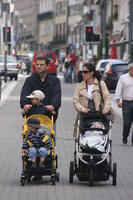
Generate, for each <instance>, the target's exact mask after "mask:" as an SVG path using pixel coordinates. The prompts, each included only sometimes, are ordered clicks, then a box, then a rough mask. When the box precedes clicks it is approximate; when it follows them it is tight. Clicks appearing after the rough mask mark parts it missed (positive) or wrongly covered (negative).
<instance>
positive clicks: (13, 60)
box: [7, 56, 16, 63]
mask: <svg viewBox="0 0 133 200" xmlns="http://www.w3.org/2000/svg"><path fill="white" fill-rule="evenodd" d="M7 62H8V63H15V62H16V60H15V58H14V57H12V56H7Z"/></svg>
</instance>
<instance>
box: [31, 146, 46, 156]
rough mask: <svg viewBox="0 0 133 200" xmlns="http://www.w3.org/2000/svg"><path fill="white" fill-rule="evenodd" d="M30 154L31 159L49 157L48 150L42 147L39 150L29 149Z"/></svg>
mask: <svg viewBox="0 0 133 200" xmlns="http://www.w3.org/2000/svg"><path fill="white" fill-rule="evenodd" d="M28 152H29V158H30V159H36V157H37V156H40V157H45V158H46V156H47V155H48V150H47V149H46V148H45V147H40V148H39V149H36V148H35V147H30V148H29V149H28Z"/></svg>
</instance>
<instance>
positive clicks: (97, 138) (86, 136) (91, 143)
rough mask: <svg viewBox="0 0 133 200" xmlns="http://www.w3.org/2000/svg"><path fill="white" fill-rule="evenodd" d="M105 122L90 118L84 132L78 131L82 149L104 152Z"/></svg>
mask: <svg viewBox="0 0 133 200" xmlns="http://www.w3.org/2000/svg"><path fill="white" fill-rule="evenodd" d="M105 131H107V124H106V123H105V121H103V120H102V119H100V120H99V119H92V120H90V121H88V125H87V127H86V130H84V132H83V133H82V132H81V133H80V147H81V149H82V150H83V151H85V152H87V151H88V152H89V151H93V152H105V145H106V135H105V134H104V133H105Z"/></svg>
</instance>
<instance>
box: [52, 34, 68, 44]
mask: <svg viewBox="0 0 133 200" xmlns="http://www.w3.org/2000/svg"><path fill="white" fill-rule="evenodd" d="M65 42H66V36H65V35H63V36H57V35H56V36H55V37H54V43H55V44H58V43H65Z"/></svg>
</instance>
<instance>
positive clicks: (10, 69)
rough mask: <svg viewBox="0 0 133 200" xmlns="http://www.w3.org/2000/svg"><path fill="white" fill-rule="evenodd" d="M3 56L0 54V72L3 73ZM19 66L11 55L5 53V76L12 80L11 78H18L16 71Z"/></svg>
mask: <svg viewBox="0 0 133 200" xmlns="http://www.w3.org/2000/svg"><path fill="white" fill-rule="evenodd" d="M4 63H5V62H4V56H3V55H0V74H1V75H4ZM19 69H20V66H19V64H18V62H17V60H16V59H15V58H14V57H13V56H11V55H7V77H9V78H10V80H12V79H13V78H14V79H15V80H18V72H19Z"/></svg>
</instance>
